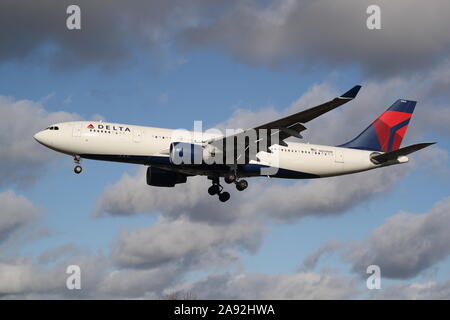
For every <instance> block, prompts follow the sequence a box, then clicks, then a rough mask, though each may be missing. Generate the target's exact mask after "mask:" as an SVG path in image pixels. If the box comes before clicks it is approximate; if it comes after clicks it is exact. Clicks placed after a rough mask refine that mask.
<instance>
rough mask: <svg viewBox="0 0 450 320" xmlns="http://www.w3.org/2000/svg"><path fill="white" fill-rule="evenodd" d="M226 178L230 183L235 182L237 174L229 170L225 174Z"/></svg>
mask: <svg viewBox="0 0 450 320" xmlns="http://www.w3.org/2000/svg"><path fill="white" fill-rule="evenodd" d="M224 180H225V182H226V183H228V184H230V183H233V182H234V181H236V175H235V174H234V173H233V172H228V173H226V174H225V177H224Z"/></svg>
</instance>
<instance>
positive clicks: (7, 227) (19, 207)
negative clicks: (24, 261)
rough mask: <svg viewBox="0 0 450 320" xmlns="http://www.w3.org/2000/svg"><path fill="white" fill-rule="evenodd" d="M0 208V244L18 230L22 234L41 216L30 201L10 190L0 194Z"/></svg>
mask: <svg viewBox="0 0 450 320" xmlns="http://www.w3.org/2000/svg"><path fill="white" fill-rule="evenodd" d="M0 208H1V209H0V243H1V242H3V241H5V240H7V239H8V238H9V237H10V236H11V235H13V234H14V233H16V232H18V231H19V230H21V231H22V232H23V231H24V228H26V227H28V226H30V225H32V224H33V223H34V222H36V221H37V219H38V217H39V216H40V215H41V210H40V209H38V208H36V207H35V206H34V204H33V203H32V202H31V201H29V200H28V199H27V198H25V197H24V196H20V195H17V194H15V193H14V192H13V191H11V190H9V191H4V192H1V193H0Z"/></svg>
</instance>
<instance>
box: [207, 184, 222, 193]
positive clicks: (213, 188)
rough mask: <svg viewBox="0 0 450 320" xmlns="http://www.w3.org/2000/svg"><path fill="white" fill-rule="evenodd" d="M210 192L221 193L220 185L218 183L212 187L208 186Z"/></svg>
mask: <svg viewBox="0 0 450 320" xmlns="http://www.w3.org/2000/svg"><path fill="white" fill-rule="evenodd" d="M208 193H209V194H210V195H212V196H213V195H215V194H219V193H220V187H219V185H218V184H213V185H212V186H211V187H209V188H208Z"/></svg>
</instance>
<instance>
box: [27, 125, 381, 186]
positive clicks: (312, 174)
mask: <svg viewBox="0 0 450 320" xmlns="http://www.w3.org/2000/svg"><path fill="white" fill-rule="evenodd" d="M52 127H53V128H55V127H57V128H58V129H57V130H55V129H53V130H50V129H46V130H43V131H40V132H39V133H37V134H36V135H35V139H36V140H37V141H39V142H40V143H41V144H43V145H45V146H47V147H49V148H51V149H53V150H55V151H58V152H62V153H65V154H68V155H73V156H76V155H79V156H81V157H82V158H88V159H97V160H109V161H119V162H128V163H139V164H145V165H152V166H157V167H162V168H164V167H169V166H170V167H171V169H174V170H178V171H180V172H184V173H188V174H200V175H209V174H210V173H211V171H213V170H217V169H218V167H217V166H214V165H209V166H208V165H204V166H201V167H196V166H195V165H193V166H190V167H180V168H176V165H173V164H170V162H169V161H168V159H169V154H168V150H169V146H170V144H171V143H172V142H188V143H201V142H202V141H205V140H208V139H211V138H217V137H218V136H217V135H213V134H207V133H203V134H202V135H198V134H194V133H193V132H192V131H181V130H172V129H163V128H154V127H144V126H134V125H126V124H117V123H106V122H95V121H94V122H88V121H77V122H64V123H59V124H55V125H53V126H52ZM286 142H287V146H286V147H283V146H280V145H273V146H272V147H270V149H271V150H272V153H267V152H260V153H259V154H258V159H259V160H252V161H251V162H250V164H249V165H246V167H245V168H244V170H243V171H242V172H241V176H256V175H270V176H275V177H282V178H318V177H329V176H336V175H342V174H349V173H354V172H360V171H365V170H370V169H374V168H377V167H380V165H376V164H374V163H372V162H371V160H370V155H371V153H372V151H365V150H357V149H348V148H339V147H333V146H323V145H314V144H309V143H296V142H289V141H286ZM261 167H264V168H271V169H273V170H278V169H279V170H278V171H279V172H273V174H271V173H270V172H269V173H268V172H267V171H260V170H254V169H255V168H258V169H259V168H261ZM273 170H272V171H273ZM219 171H220V168H219Z"/></svg>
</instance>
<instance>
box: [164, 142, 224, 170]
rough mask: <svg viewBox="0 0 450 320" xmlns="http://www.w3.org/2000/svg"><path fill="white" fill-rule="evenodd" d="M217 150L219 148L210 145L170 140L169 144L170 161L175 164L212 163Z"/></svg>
mask: <svg viewBox="0 0 450 320" xmlns="http://www.w3.org/2000/svg"><path fill="white" fill-rule="evenodd" d="M218 152H219V150H218V149H217V148H215V147H213V146H212V145H206V146H202V145H200V144H195V143H186V142H172V143H171V144H170V162H171V163H172V164H175V165H200V164H212V163H214V162H215V160H216V156H217V155H218Z"/></svg>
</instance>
